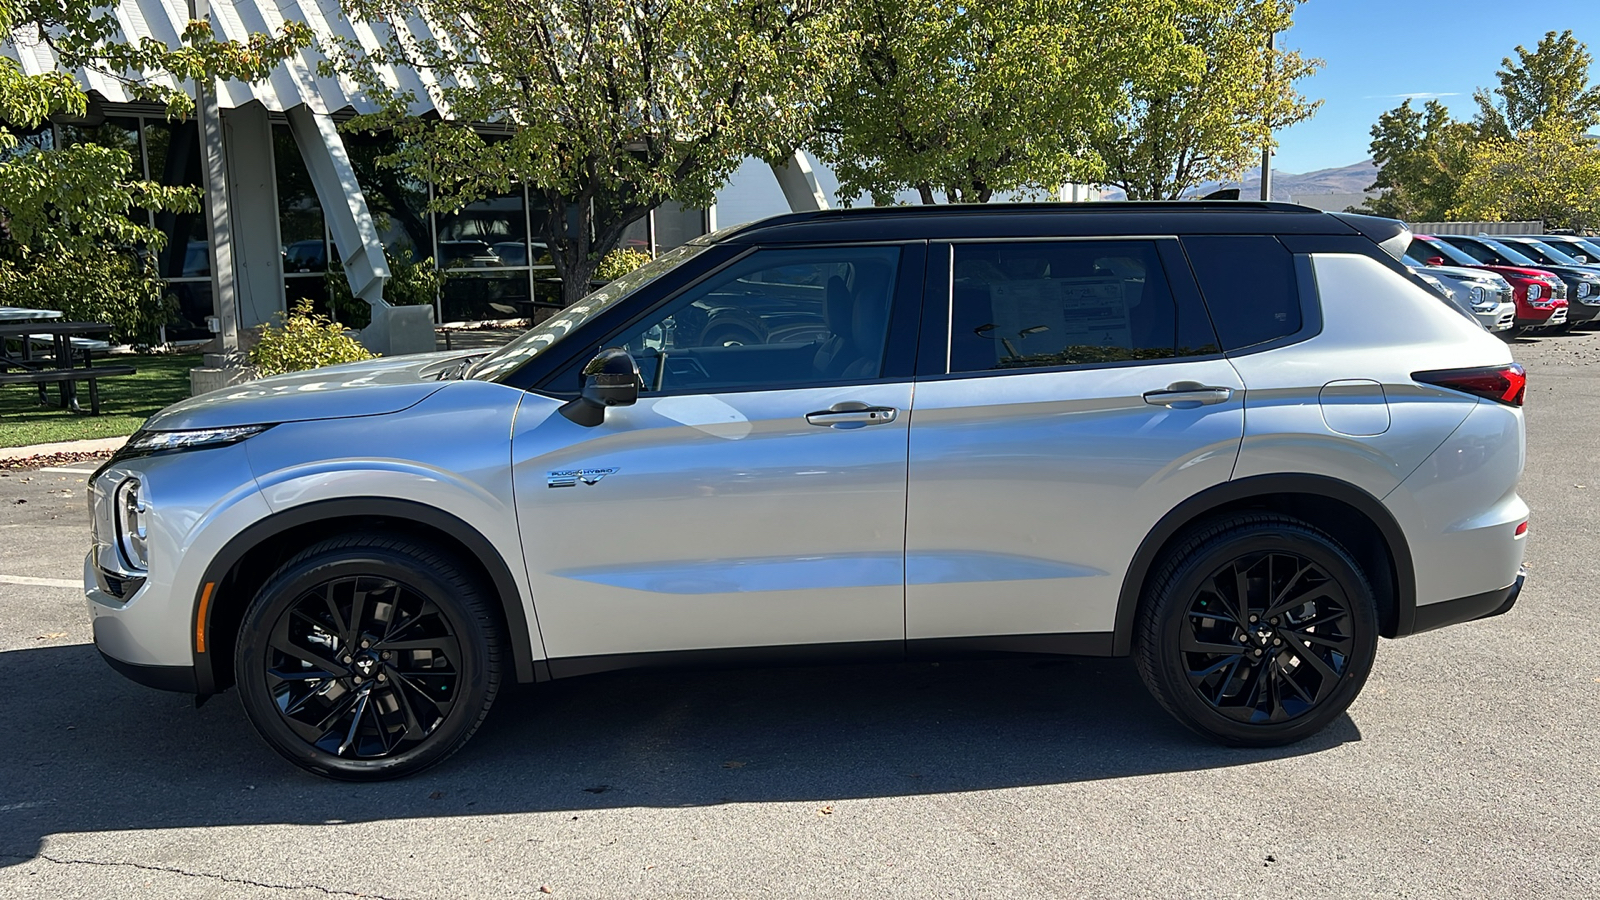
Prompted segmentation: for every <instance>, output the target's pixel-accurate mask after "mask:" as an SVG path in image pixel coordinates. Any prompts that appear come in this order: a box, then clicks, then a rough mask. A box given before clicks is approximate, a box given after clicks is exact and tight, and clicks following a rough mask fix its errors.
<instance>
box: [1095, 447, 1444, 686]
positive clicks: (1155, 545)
mask: <svg viewBox="0 0 1600 900" xmlns="http://www.w3.org/2000/svg"><path fill="white" fill-rule="evenodd" d="M1276 494H1310V495H1313V496H1318V497H1326V498H1328V499H1330V500H1338V501H1340V502H1342V503H1345V504H1346V505H1348V506H1351V507H1354V508H1355V509H1356V510H1357V511H1359V512H1360V513H1361V514H1363V515H1365V516H1366V517H1367V518H1368V519H1370V520H1372V522H1374V523H1375V524H1376V525H1377V526H1378V532H1379V534H1380V535H1381V536H1382V537H1383V540H1384V542H1385V543H1386V544H1387V545H1388V547H1389V554H1390V556H1392V557H1393V558H1394V575H1395V606H1396V610H1395V612H1396V629H1395V630H1396V632H1397V634H1399V635H1404V634H1410V633H1411V632H1412V631H1413V630H1414V627H1415V622H1416V614H1417V590H1416V585H1417V580H1416V569H1415V568H1413V565H1412V560H1411V547H1410V545H1409V544H1408V543H1406V536H1405V532H1403V531H1402V530H1401V529H1400V523H1399V522H1397V521H1395V518H1394V515H1393V514H1391V513H1390V512H1389V510H1388V509H1387V508H1386V507H1385V506H1384V505H1383V503H1382V502H1381V501H1379V500H1378V498H1376V497H1374V496H1372V495H1371V494H1369V493H1367V492H1366V491H1364V490H1362V489H1361V488H1358V487H1356V486H1355V485H1352V484H1350V483H1348V482H1344V481H1340V480H1339V479H1337V478H1329V477H1327V476H1324V475H1293V474H1277V475H1254V476H1251V477H1249V478H1241V479H1239V480H1237V481H1229V482H1226V483H1224V484H1219V485H1216V486H1215V487H1211V488H1208V489H1206V490H1204V491H1201V492H1200V493H1198V494H1196V495H1194V496H1193V497H1190V498H1189V499H1188V500H1185V501H1183V502H1182V503H1180V504H1178V505H1177V506H1175V507H1173V508H1172V509H1171V510H1170V511H1169V512H1168V513H1167V514H1166V515H1165V516H1162V517H1161V521H1159V522H1157V523H1156V526H1155V527H1154V528H1152V529H1151V530H1150V533H1149V534H1147V535H1145V539H1144V541H1143V542H1142V543H1140V544H1139V549H1138V551H1137V552H1136V553H1134V555H1133V561H1132V562H1131V563H1129V565H1128V571H1127V574H1126V575H1124V576H1123V580H1122V592H1121V593H1120V594H1119V595H1118V597H1117V620H1116V631H1115V632H1114V636H1113V643H1112V655H1113V656H1127V655H1128V654H1129V653H1131V652H1132V650H1133V626H1134V620H1135V617H1136V616H1137V614H1138V611H1139V595H1140V594H1141V593H1142V592H1143V589H1144V583H1145V579H1146V578H1148V577H1149V575H1150V570H1151V569H1152V568H1154V566H1155V564H1156V559H1157V555H1158V554H1159V553H1160V552H1161V548H1162V547H1164V546H1165V545H1166V543H1167V541H1168V540H1170V539H1171V538H1172V536H1173V535H1175V534H1177V533H1178V532H1179V531H1180V530H1182V529H1183V528H1184V527H1186V526H1187V525H1188V524H1189V523H1190V522H1193V521H1194V520H1195V519H1197V518H1199V517H1201V516H1204V515H1205V514H1206V513H1208V512H1210V511H1212V510H1214V509H1219V508H1221V507H1224V506H1227V505H1230V504H1234V503H1238V502H1240V501H1243V500H1250V499H1252V498H1256V497H1271V496H1273V495H1276Z"/></svg>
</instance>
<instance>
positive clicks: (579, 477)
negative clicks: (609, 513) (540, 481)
mask: <svg viewBox="0 0 1600 900" xmlns="http://www.w3.org/2000/svg"><path fill="white" fill-rule="evenodd" d="M615 471H616V469H560V470H558V471H555V472H551V473H550V474H549V476H548V477H547V478H546V479H545V483H546V484H548V485H550V486H551V487H553V488H558V487H575V486H577V484H578V482H580V481H581V482H583V483H584V484H595V483H596V482H598V481H599V480H600V479H602V478H604V477H606V476H607V475H610V474H611V473H612V472H615Z"/></svg>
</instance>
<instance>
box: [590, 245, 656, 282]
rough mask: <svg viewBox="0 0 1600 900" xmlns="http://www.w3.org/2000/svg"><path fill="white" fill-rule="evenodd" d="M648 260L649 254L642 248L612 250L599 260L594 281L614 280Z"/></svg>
mask: <svg viewBox="0 0 1600 900" xmlns="http://www.w3.org/2000/svg"><path fill="white" fill-rule="evenodd" d="M649 261H650V254H648V253H646V252H644V251H643V250H629V249H623V250H613V251H611V252H610V253H607V254H606V256H605V259H602V260H600V265H599V266H598V267H597V268H596V269H595V270H594V277H595V280H596V281H615V280H617V279H618V278H621V277H622V276H624V275H626V274H628V273H629V272H632V271H633V270H634V269H637V268H639V267H640V266H642V265H644V264H645V263H647V262H649Z"/></svg>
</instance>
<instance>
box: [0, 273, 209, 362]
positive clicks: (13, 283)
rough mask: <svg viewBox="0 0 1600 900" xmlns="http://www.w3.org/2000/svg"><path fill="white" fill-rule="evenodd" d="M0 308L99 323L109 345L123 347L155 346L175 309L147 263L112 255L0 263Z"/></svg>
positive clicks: (160, 282) (164, 286) (173, 302)
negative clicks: (56, 313) (108, 330)
mask: <svg viewBox="0 0 1600 900" xmlns="http://www.w3.org/2000/svg"><path fill="white" fill-rule="evenodd" d="M0 305H5V306H22V307H27V308H30V309H55V310H60V311H61V313H62V315H63V316H65V317H66V318H67V319H68V320H70V321H73V322H104V323H105V324H107V325H110V326H111V339H112V340H113V341H115V342H117V343H127V344H155V343H157V342H158V341H159V340H160V339H161V326H162V325H166V324H170V323H171V322H172V321H173V320H174V319H175V317H176V312H177V309H178V303H177V301H176V300H174V299H173V298H172V295H171V294H169V293H168V292H167V283H166V282H165V281H162V280H161V279H160V278H158V277H156V274H155V272H154V270H153V269H152V268H151V266H150V264H149V262H148V261H147V260H145V259H143V258H141V257H138V256H135V255H134V254H131V253H125V252H120V251H115V250H107V251H105V252H103V253H67V254H63V255H55V256H43V255H36V256H32V257H28V258H24V259H20V260H5V261H0Z"/></svg>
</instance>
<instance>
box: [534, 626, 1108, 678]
mask: <svg viewBox="0 0 1600 900" xmlns="http://www.w3.org/2000/svg"><path fill="white" fill-rule="evenodd" d="M1114 646H1115V640H1114V636H1113V634H1112V633H1111V632H1109V631H1105V632H1081V633H1068V634H1008V635H994V636H983V637H963V638H921V639H917V640H912V641H851V642H844V643H832V644H780V645H776V646H771V647H719V648H715V649H710V650H665V651H656V652H649V653H605V654H599V655H595V656H565V657H557V658H554V659H550V660H541V661H540V663H539V664H537V667H536V668H537V669H538V671H539V672H540V674H541V675H543V676H544V677H546V678H574V677H577V676H580V675H594V674H597V673H600V672H615V671H619V670H623V669H667V668H678V669H683V668H692V669H740V668H759V667H773V666H814V665H848V664H851V663H882V662H890V663H893V662H903V661H907V660H938V659H963V658H973V657H994V656H1011V655H1031V656H1112V655H1114V654H1113V649H1114ZM546 672H547V673H548V674H546ZM541 680H543V679H541Z"/></svg>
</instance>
